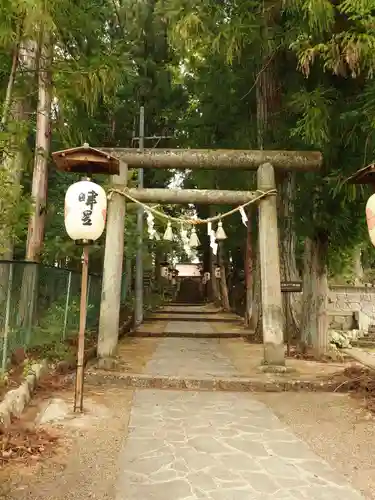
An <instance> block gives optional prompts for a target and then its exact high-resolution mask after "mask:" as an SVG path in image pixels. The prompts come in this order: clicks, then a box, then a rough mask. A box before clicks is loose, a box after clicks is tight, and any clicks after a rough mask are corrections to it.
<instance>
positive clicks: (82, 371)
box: [74, 245, 89, 413]
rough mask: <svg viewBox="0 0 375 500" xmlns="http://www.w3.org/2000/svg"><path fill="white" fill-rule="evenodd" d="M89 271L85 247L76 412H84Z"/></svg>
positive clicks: (75, 400)
mask: <svg viewBox="0 0 375 500" xmlns="http://www.w3.org/2000/svg"><path fill="white" fill-rule="evenodd" d="M88 270H89V247H88V245H85V246H84V247H83V256H82V282H81V304H80V311H79V333H78V352H77V371H76V387H75V393H74V411H75V412H76V411H79V412H81V413H82V412H83V383H84V379H85V366H84V365H85V331H86V316H87V283H88Z"/></svg>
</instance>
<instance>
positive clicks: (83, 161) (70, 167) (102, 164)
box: [52, 144, 120, 175]
mask: <svg viewBox="0 0 375 500" xmlns="http://www.w3.org/2000/svg"><path fill="white" fill-rule="evenodd" d="M52 158H53V161H54V162H55V164H56V167H57V169H58V170H62V171H63V172H72V173H77V174H84V173H87V174H107V175H118V174H119V173H120V161H119V160H118V159H117V158H115V157H114V156H111V155H110V154H108V153H105V152H103V151H100V149H95V148H91V147H90V146H89V145H88V144H84V145H83V146H79V147H77V148H71V149H65V150H63V151H56V152H55V153H52Z"/></svg>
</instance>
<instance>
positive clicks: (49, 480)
mask: <svg viewBox="0 0 375 500" xmlns="http://www.w3.org/2000/svg"><path fill="white" fill-rule="evenodd" d="M132 396H133V393H132V391H128V390H121V389H118V388H110V387H106V389H105V391H102V390H97V389H95V388H93V387H86V397H85V405H86V407H87V408H88V409H89V410H90V412H89V413H90V414H89V415H86V416H85V415H84V416H82V417H80V418H77V419H73V420H71V421H69V420H65V421H64V424H63V425H60V426H58V425H55V426H53V432H54V433H56V430H57V432H58V434H59V435H60V443H59V446H60V447H59V449H58V450H57V454H56V455H55V456H52V457H51V458H49V459H46V460H42V461H41V463H39V464H37V465H33V466H17V464H12V467H11V468H12V471H13V472H12V473H11V474H10V470H11V469H10V468H8V469H7V470H5V471H3V472H2V473H0V483H1V486H0V488H1V489H0V498H1V499H2V500H81V499H82V500H86V499H88V498H94V499H96V500H107V499H112V498H113V495H114V492H113V489H114V487H115V485H116V479H117V476H118V455H119V453H120V450H121V447H122V446H123V442H124V440H125V439H126V435H127V426H128V421H129V414H130V407H131V401H132ZM54 398H58V399H60V400H64V401H66V402H67V404H68V405H69V407H71V404H72V401H73V393H72V392H71V391H64V392H63V393H60V394H58V393H57V394H55V395H54ZM43 405H44V403H43V401H42V400H41V399H39V400H36V401H34V404H33V407H32V408H30V410H29V415H28V417H29V418H31V417H35V414H36V413H37V409H41V408H43ZM26 417H27V415H26ZM45 428H47V429H48V428H50V429H51V426H48V425H47V426H45Z"/></svg>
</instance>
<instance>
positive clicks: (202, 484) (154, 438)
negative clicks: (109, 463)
mask: <svg viewBox="0 0 375 500" xmlns="http://www.w3.org/2000/svg"><path fill="white" fill-rule="evenodd" d="M120 471H121V472H120V474H121V475H120V480H119V482H118V485H117V494H116V500H140V499H142V500H148V499H150V500H151V499H153V500H183V499H184V500H195V499H212V500H242V499H243V500H255V499H256V500H258V499H262V500H271V499H277V500H296V499H309V500H360V499H361V498H362V497H361V495H359V494H358V493H356V492H355V491H354V490H353V489H352V488H351V487H350V486H349V485H347V483H346V481H345V479H344V478H342V477H340V476H339V475H338V474H336V473H335V471H333V470H332V469H331V467H330V466H329V465H328V464H327V463H326V462H324V461H323V460H321V459H320V458H319V457H317V456H316V455H315V454H314V453H313V452H312V451H310V449H309V448H308V447H307V446H306V445H305V444H304V443H303V442H302V441H300V440H299V439H298V438H297V437H296V436H295V435H294V434H293V433H292V432H291V431H290V430H289V429H288V428H287V427H285V426H284V425H283V424H282V423H281V422H280V421H279V419H278V418H277V417H276V416H275V415H274V414H273V413H272V412H271V411H270V410H269V409H268V408H267V407H266V406H265V405H264V404H262V403H260V402H258V401H257V400H256V399H255V398H254V397H252V396H249V395H246V394H238V393H229V394H228V393H203V392H200V393H198V392H176V391H151V390H144V391H138V392H137V393H136V395H135V399H134V404H133V410H132V413H131V419H130V427H129V435H128V438H127V441H126V445H125V447H124V449H123V451H122V453H121V456H120Z"/></svg>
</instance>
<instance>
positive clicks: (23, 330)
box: [0, 260, 101, 371]
mask: <svg viewBox="0 0 375 500" xmlns="http://www.w3.org/2000/svg"><path fill="white" fill-rule="evenodd" d="M80 293H81V273H80V272H77V271H71V270H69V269H62V268H59V267H52V266H44V265H41V264H37V263H33V262H15V261H1V260H0V367H1V369H2V371H5V369H6V366H7V363H8V359H9V357H10V356H11V354H12V352H14V351H15V350H16V349H17V348H19V347H23V348H26V349H27V348H33V347H36V346H38V347H42V348H43V346H46V348H48V346H51V345H53V346H55V347H56V346H61V345H63V344H64V341H65V340H66V339H68V338H69V337H72V336H76V335H77V332H78V327H79V305H80ZM100 294H101V277H100V276H98V275H93V274H90V275H89V282H88V299H87V323H86V325H87V326H86V329H87V330H93V329H96V326H97V322H98V318H99V307H100Z"/></svg>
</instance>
